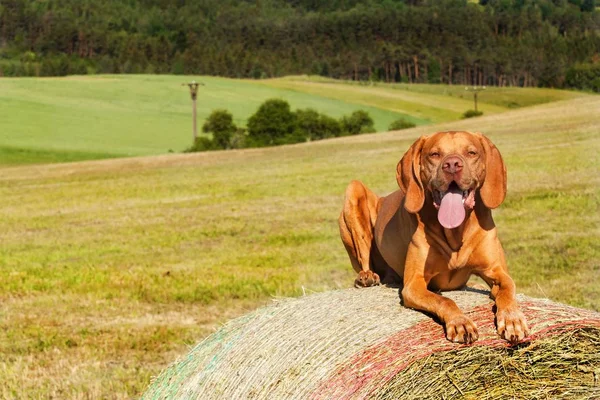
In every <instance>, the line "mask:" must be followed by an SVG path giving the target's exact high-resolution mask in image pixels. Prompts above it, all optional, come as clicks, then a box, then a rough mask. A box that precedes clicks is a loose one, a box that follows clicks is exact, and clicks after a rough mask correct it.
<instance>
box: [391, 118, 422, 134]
mask: <svg viewBox="0 0 600 400" xmlns="http://www.w3.org/2000/svg"><path fill="white" fill-rule="evenodd" d="M415 126H417V125H416V124H414V123H413V122H410V121H407V120H405V119H404V118H400V119H397V120H395V121H394V122H392V123H391V124H390V126H389V127H388V130H389V131H399V130H402V129H408V128H414V127H415Z"/></svg>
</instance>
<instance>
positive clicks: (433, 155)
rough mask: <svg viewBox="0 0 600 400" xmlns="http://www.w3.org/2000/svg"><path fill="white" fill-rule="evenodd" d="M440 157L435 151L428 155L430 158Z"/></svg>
mask: <svg viewBox="0 0 600 400" xmlns="http://www.w3.org/2000/svg"><path fill="white" fill-rule="evenodd" d="M439 156H440V153H438V152H437V151H434V152H433V153H429V157H431V158H438V157H439Z"/></svg>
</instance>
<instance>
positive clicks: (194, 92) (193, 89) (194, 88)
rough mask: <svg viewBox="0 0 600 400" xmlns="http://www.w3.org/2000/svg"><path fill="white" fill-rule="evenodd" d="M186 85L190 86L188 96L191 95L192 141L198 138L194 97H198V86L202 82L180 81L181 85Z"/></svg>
mask: <svg viewBox="0 0 600 400" xmlns="http://www.w3.org/2000/svg"><path fill="white" fill-rule="evenodd" d="M185 85H187V86H188V87H189V88H190V96H191V97H192V133H193V135H194V143H196V139H197V138H198V128H197V125H196V98H197V97H198V86H200V85H202V86H204V83H202V82H196V81H191V82H190V83H182V84H181V86H185Z"/></svg>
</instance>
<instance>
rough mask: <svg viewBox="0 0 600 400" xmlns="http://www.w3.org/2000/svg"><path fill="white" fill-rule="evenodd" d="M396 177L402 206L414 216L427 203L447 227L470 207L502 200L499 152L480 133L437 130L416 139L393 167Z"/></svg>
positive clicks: (459, 220) (502, 172) (459, 221)
mask: <svg viewBox="0 0 600 400" xmlns="http://www.w3.org/2000/svg"><path fill="white" fill-rule="evenodd" d="M396 179H397V180H398V185H400V188H401V189H402V191H403V192H404V194H405V201H404V208H406V210H407V211H408V212H411V213H417V212H419V211H420V210H421V209H422V208H423V205H424V203H425V200H426V199H428V200H429V201H431V202H432V203H433V206H434V208H435V209H437V212H438V221H439V222H440V224H441V225H442V226H444V227H445V228H448V229H452V228H456V227H458V226H459V225H461V224H462V222H463V221H464V219H465V215H466V210H470V209H473V207H474V206H475V194H476V191H477V190H479V194H480V197H481V200H482V201H483V204H484V205H485V206H486V207H488V208H496V207H498V206H499V205H500V204H502V202H503V201H504V197H505V196H506V168H505V167H504V162H503V161H502V156H501V155H500V152H499V151H498V149H497V148H496V146H494V144H493V143H492V142H491V141H490V140H489V139H488V138H487V137H485V136H484V135H482V134H481V133H470V132H438V133H436V134H434V135H432V136H422V137H420V138H419V139H418V140H417V141H416V142H415V143H414V144H413V145H412V146H411V147H410V149H408V151H407V152H406V154H404V156H403V157H402V159H401V160H400V162H399V163H398V168H397V173H396Z"/></svg>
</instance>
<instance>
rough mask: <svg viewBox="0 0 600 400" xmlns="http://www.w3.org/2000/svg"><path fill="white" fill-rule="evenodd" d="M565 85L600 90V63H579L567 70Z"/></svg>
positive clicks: (594, 90)
mask: <svg viewBox="0 0 600 400" xmlns="http://www.w3.org/2000/svg"><path fill="white" fill-rule="evenodd" d="M565 85H566V86H567V87H569V88H573V89H582V90H591V91H593V92H600V63H596V64H577V65H575V66H573V67H571V68H569V69H568V70H567V73H566V75H565Z"/></svg>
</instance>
